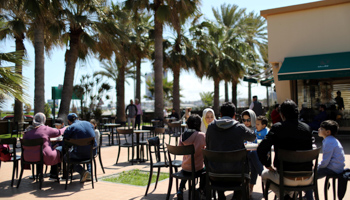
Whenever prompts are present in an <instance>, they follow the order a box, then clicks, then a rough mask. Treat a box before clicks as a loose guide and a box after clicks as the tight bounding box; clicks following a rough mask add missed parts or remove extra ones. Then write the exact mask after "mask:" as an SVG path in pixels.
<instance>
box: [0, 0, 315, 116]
mask: <svg viewBox="0 0 350 200" xmlns="http://www.w3.org/2000/svg"><path fill="white" fill-rule="evenodd" d="M314 1H315V0H293V1H287V0H235V1H229V0H215V1H214V0H202V5H201V11H202V13H203V14H204V17H205V18H207V19H214V16H213V14H212V7H214V8H219V7H220V6H221V5H222V4H224V3H226V4H236V5H238V6H239V8H246V9H247V11H248V12H250V11H254V12H255V13H260V11H261V10H266V9H272V8H278V7H284V6H290V5H296V4H303V3H309V2H314ZM164 35H171V33H164ZM14 46H15V43H14V40H13V39H10V38H9V39H7V40H6V41H2V42H0V47H1V48H0V52H9V51H14V50H15V47H14ZM25 47H26V49H27V60H29V63H28V64H27V65H26V66H24V69H23V75H24V77H25V78H26V79H27V80H28V82H29V85H28V88H27V93H28V94H29V96H30V101H29V103H30V104H31V105H32V106H33V105H34V48H33V46H32V43H31V42H29V41H27V40H26V41H25ZM64 53H65V48H62V49H61V48H54V49H53V50H52V51H51V52H50V54H49V55H46V56H45V99H46V100H48V99H51V87H53V86H58V85H59V84H63V78H64V72H65V62H64ZM100 65H101V64H100V63H99V62H98V61H97V60H96V59H95V58H93V57H91V58H89V59H88V60H87V61H86V62H84V63H82V62H78V63H77V66H76V71H75V82H74V84H77V83H78V82H79V79H80V77H81V76H82V75H85V74H90V75H92V74H93V72H95V71H99V70H100ZM150 72H152V65H151V63H150V62H148V61H147V62H144V63H143V64H142V66H141V73H142V74H143V75H144V74H145V73H150ZM168 79H169V80H172V73H171V72H168ZM106 81H107V82H109V83H110V84H111V85H112V86H113V87H112V88H114V81H112V80H107V79H106ZM128 82H129V83H130V85H128V84H126V88H125V100H126V102H128V101H129V99H133V98H134V88H135V86H134V81H132V80H128ZM189 86H190V87H189ZM180 87H181V89H182V91H181V94H182V96H183V98H182V99H181V100H182V101H194V100H200V96H199V93H200V92H208V91H214V83H213V81H212V80H209V79H206V78H204V79H202V80H200V79H199V78H197V77H196V75H195V74H194V73H193V72H191V71H190V72H185V71H182V72H181V75H180ZM145 90H146V89H145V81H144V79H142V85H141V95H142V96H143V95H144V94H145ZM238 91H239V93H238V97H243V98H246V97H247V96H248V87H247V84H246V83H244V82H243V83H241V84H240V85H239V86H238ZM229 94H231V90H229ZM252 95H258V96H259V98H260V99H262V98H265V97H266V89H265V87H261V86H258V85H257V84H253V87H252ZM109 96H110V97H112V100H113V101H114V102H115V100H116V97H115V91H114V90H112V91H111V92H109ZM229 96H230V99H231V95H229ZM220 97H221V98H223V97H224V85H223V83H221V85H220ZM12 103H13V100H8V101H7V103H6V105H5V106H4V107H3V109H2V110H12V107H11V104H12ZM73 103H74V104H75V105H78V102H74V101H73ZM105 103H108V101H107V102H105Z"/></svg>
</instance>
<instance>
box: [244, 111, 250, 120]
mask: <svg viewBox="0 0 350 200" xmlns="http://www.w3.org/2000/svg"><path fill="white" fill-rule="evenodd" d="M244 115H248V116H249V118H250V113H249V112H248V111H247V110H246V111H243V112H242V118H243V116H244Z"/></svg>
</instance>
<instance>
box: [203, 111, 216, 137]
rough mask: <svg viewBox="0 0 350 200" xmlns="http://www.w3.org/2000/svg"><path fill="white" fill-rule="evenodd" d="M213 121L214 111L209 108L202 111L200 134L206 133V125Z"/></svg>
mask: <svg viewBox="0 0 350 200" xmlns="http://www.w3.org/2000/svg"><path fill="white" fill-rule="evenodd" d="M214 120H216V118H215V114H214V110H213V109H211V108H206V109H204V110H203V115H202V122H201V132H203V133H206V132H207V129H208V125H209V124H210V123H212V122H213V121H214Z"/></svg>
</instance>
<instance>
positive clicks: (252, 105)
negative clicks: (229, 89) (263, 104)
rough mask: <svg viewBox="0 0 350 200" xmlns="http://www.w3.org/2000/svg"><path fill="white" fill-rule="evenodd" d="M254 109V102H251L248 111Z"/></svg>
mask: <svg viewBox="0 0 350 200" xmlns="http://www.w3.org/2000/svg"><path fill="white" fill-rule="evenodd" d="M253 108H254V102H252V103H251V104H250V106H249V109H251V110H252V109H253Z"/></svg>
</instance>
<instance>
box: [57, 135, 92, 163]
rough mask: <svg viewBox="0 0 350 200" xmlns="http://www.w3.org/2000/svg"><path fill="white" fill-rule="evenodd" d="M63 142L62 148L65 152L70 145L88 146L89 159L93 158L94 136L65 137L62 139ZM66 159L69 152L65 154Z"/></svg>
mask: <svg viewBox="0 0 350 200" xmlns="http://www.w3.org/2000/svg"><path fill="white" fill-rule="evenodd" d="M63 142H64V149H65V152H69V148H71V147H81V146H90V148H89V149H90V150H89V151H90V159H92V158H93V149H94V143H95V137H89V138H81V139H73V138H65V139H64V140H63ZM66 155H67V159H68V161H69V160H70V157H69V155H70V154H69V153H67V154H66Z"/></svg>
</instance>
